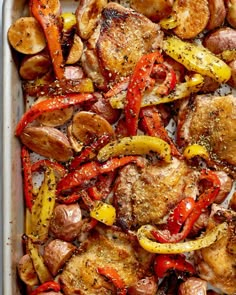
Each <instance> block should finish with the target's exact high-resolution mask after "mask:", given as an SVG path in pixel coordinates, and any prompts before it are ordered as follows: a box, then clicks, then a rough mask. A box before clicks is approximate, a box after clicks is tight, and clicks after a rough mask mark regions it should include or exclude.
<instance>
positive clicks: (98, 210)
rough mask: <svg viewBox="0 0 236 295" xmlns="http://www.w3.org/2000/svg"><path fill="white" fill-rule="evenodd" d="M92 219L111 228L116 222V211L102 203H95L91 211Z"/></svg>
mask: <svg viewBox="0 0 236 295" xmlns="http://www.w3.org/2000/svg"><path fill="white" fill-rule="evenodd" d="M90 217H92V218H94V219H96V220H98V221H100V222H102V223H104V224H106V225H108V226H111V225H113V223H114V222H115V221H116V209H115V207H113V206H112V205H110V204H107V203H105V202H102V201H99V200H98V201H94V202H93V207H92V209H91V210H90Z"/></svg>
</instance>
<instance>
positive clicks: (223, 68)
mask: <svg viewBox="0 0 236 295" xmlns="http://www.w3.org/2000/svg"><path fill="white" fill-rule="evenodd" d="M163 50H164V51H165V53H166V54H168V55H169V56H170V57H172V58H173V59H174V60H176V61H177V62H179V63H181V64H183V65H184V66H185V67H186V68H187V69H188V70H189V71H193V72H197V73H199V74H201V75H204V76H208V77H211V78H213V79H214V80H216V81H218V82H219V83H224V82H227V81H228V80H229V78H230V76H231V69H230V67H229V66H228V65H227V64H226V63H225V62H223V61H222V60H221V59H219V58H218V57H216V56H215V55H214V54H212V53H211V52H210V51H209V50H207V49H206V48H204V47H202V46H198V45H197V44H194V43H190V42H186V41H182V40H180V39H179V38H177V37H173V36H169V37H166V39H165V40H163Z"/></svg>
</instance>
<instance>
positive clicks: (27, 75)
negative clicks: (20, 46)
mask: <svg viewBox="0 0 236 295" xmlns="http://www.w3.org/2000/svg"><path fill="white" fill-rule="evenodd" d="M50 67H51V61H50V58H49V56H48V55H45V54H42V53H39V54H36V55H30V56H26V57H24V58H23V60H22V62H21V66H20V69H19V73H20V76H21V78H23V79H25V80H35V79H36V78H38V77H41V76H43V75H44V74H46V73H47V72H48V71H49V69H50Z"/></svg>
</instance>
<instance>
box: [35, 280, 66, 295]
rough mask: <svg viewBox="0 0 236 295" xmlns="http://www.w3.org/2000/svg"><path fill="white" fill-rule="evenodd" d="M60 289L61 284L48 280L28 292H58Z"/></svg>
mask: <svg viewBox="0 0 236 295" xmlns="http://www.w3.org/2000/svg"><path fill="white" fill-rule="evenodd" d="M60 290H61V286H60V284H59V283H57V282H55V281H49V282H45V283H43V284H42V285H40V286H38V287H37V288H36V289H35V290H34V291H32V292H31V293H30V295H38V294H42V293H44V292H47V291H54V292H59V291H60Z"/></svg>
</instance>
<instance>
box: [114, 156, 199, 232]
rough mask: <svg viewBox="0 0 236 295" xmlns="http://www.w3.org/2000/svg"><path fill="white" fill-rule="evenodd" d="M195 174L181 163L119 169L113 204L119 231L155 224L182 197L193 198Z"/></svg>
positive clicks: (160, 220) (130, 166)
mask: <svg viewBox="0 0 236 295" xmlns="http://www.w3.org/2000/svg"><path fill="white" fill-rule="evenodd" d="M196 194H197V188H196V174H195V173H193V171H192V170H191V169H190V168H189V167H188V166H187V165H186V163H185V162H184V161H179V160H177V159H175V158H174V159H173V161H172V162H171V163H170V164H166V163H165V164H164V163H163V164H157V165H148V166H146V167H145V168H144V169H141V170H140V171H139V170H138V168H137V167H136V166H134V165H128V166H126V167H125V168H123V169H122V170H121V172H120V176H119V177H118V180H117V184H116V188H115V195H114V203H115V206H116V210H117V221H118V223H119V224H120V225H121V226H122V227H123V228H131V227H133V226H134V227H135V226H140V225H143V224H148V223H151V224H158V223H161V222H162V220H163V218H164V217H165V216H166V215H167V214H168V213H169V211H170V210H171V209H172V208H174V207H175V205H176V204H177V203H178V202H179V201H180V200H181V199H183V198H184V197H186V196H193V197H194V196H196Z"/></svg>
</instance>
